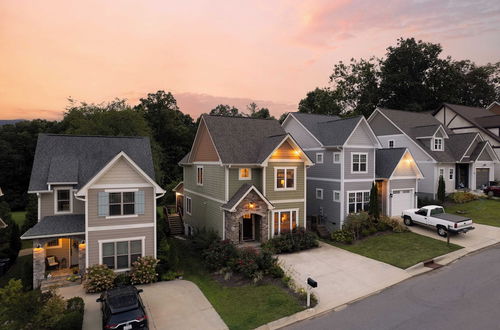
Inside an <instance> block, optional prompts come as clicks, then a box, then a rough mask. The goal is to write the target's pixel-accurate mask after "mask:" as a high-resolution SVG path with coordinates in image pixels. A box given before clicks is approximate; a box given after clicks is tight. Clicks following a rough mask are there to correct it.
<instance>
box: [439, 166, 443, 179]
mask: <svg viewBox="0 0 500 330" xmlns="http://www.w3.org/2000/svg"><path fill="white" fill-rule="evenodd" d="M439 176H442V177H443V179H444V168H440V169H439Z"/></svg>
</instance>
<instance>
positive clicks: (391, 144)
mask: <svg viewBox="0 0 500 330" xmlns="http://www.w3.org/2000/svg"><path fill="white" fill-rule="evenodd" d="M389 148H394V140H389Z"/></svg>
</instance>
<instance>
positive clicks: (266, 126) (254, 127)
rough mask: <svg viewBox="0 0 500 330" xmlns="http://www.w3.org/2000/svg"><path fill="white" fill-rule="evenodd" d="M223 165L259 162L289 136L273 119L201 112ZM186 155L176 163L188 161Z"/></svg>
mask: <svg viewBox="0 0 500 330" xmlns="http://www.w3.org/2000/svg"><path fill="white" fill-rule="evenodd" d="M202 121H204V123H205V125H206V127H207V129H208V132H209V134H210V136H211V138H212V141H213V142H214V146H215V149H216V150H217V153H218V154H219V156H220V160H221V162H222V163H223V164H261V163H262V162H263V161H264V160H265V159H266V158H267V157H268V156H269V155H270V154H271V153H272V152H273V151H274V150H275V149H276V148H277V147H278V146H279V145H280V144H281V143H283V142H284V140H285V139H286V138H287V137H288V138H291V137H290V135H288V134H287V133H286V132H285V130H284V129H283V128H282V127H281V125H280V124H279V122H278V121H277V120H274V119H255V118H248V117H229V116H212V115H206V114H205V115H202ZM188 162H189V156H188V155H186V156H184V158H183V159H182V160H181V161H180V162H179V164H181V165H182V164H188Z"/></svg>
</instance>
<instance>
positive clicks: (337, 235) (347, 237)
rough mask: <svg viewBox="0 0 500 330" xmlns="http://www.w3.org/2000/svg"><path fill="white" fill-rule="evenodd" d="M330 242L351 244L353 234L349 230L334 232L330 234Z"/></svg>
mask: <svg viewBox="0 0 500 330" xmlns="http://www.w3.org/2000/svg"><path fill="white" fill-rule="evenodd" d="M331 237H332V241H334V242H338V243H344V244H352V242H353V241H354V234H353V233H352V231H349V230H336V231H334V232H332V236H331Z"/></svg>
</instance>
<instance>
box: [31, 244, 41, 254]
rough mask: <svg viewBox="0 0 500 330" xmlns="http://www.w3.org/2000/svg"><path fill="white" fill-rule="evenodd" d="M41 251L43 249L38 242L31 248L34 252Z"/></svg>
mask: <svg viewBox="0 0 500 330" xmlns="http://www.w3.org/2000/svg"><path fill="white" fill-rule="evenodd" d="M42 251H43V248H42V246H41V245H40V244H37V245H36V247H35V248H34V249H33V252H35V253H38V252H42Z"/></svg>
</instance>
